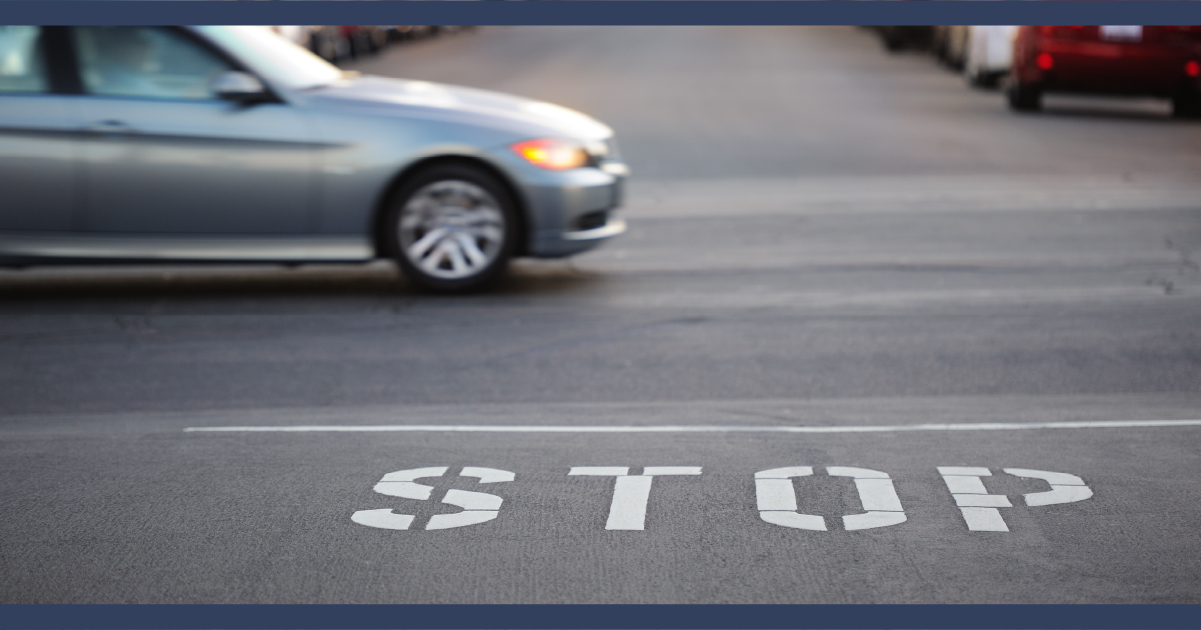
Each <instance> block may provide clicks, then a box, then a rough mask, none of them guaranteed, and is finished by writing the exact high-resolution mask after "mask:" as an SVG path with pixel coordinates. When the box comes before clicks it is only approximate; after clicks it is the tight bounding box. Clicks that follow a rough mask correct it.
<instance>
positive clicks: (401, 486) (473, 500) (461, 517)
mask: <svg viewBox="0 0 1201 630" xmlns="http://www.w3.org/2000/svg"><path fill="white" fill-rule="evenodd" d="M447 470H449V467H447V466H434V467H429V468H411V469H408V470H397V471H394V472H390V473H388V474H386V475H384V476H383V478H382V479H380V481H379V482H378V483H376V484H375V487H374V488H372V489H373V490H375V491H376V492H378V493H380V494H383V495H387V496H393V497H402V498H405V499H417V500H420V501H425V500H428V499H429V498H430V493H431V492H432V491H433V487H432V486H426V485H422V484H419V483H414V480H415V479H423V478H427V477H441V476H442V475H443V474H445V473H446V471H447ZM459 476H460V477H476V478H478V479H479V480H480V481H479V482H480V483H497V482H504V481H513V480H514V479H515V478H516V475H515V474H514V473H512V472H509V471H507V470H499V469H496V468H480V467H477V466H467V467H464V468H463V470H462V471H461V472H460V473H459ZM442 502H443V503H445V504H447V505H455V506H458V507H461V508H463V511H462V512H457V513H455V514H435V515H434V516H431V517H430V520H429V522H428V523H426V526H425V528H426V529H450V528H453V527H465V526H467V525H475V524H477V523H484V522H487V521H490V520H492V519H494V518H496V516H497V514H499V513H500V512H499V510H500V506H501V503H503V502H504V499H502V498H500V497H498V496H496V495H494V494H488V493H487V492H472V491H469V490H459V489H451V490H447V491H446V496H444V497H443V498H442ZM414 518H415V517H414V516H413V515H411V514H397V513H396V512H393V511H392V510H390V509H386V508H385V509H376V510H359V511H357V512H355V513H354V514H351V515H350V520H351V521H353V522H355V523H358V524H360V525H366V526H367V527H376V528H379V529H408V528H409V527H410V526H411V525H412V524H413V519H414Z"/></svg>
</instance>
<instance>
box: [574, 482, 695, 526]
mask: <svg viewBox="0 0 1201 630" xmlns="http://www.w3.org/2000/svg"><path fill="white" fill-rule="evenodd" d="M629 472H630V469H629V467H628V466H572V468H571V470H569V471H568V472H567V474H568V475H577V476H598V477H616V478H617V479H616V480H615V481H614V484H613V502H612V503H610V505H609V519H608V520H607V521H606V522H605V529H615V530H632V531H641V530H644V529H646V507H647V505H648V504H649V503H650V498H651V482H652V481H653V480H654V478H655V477H658V476H664V475H699V474H701V467H700V466H647V467H645V468H643V469H642V474H641V475H630V474H629Z"/></svg>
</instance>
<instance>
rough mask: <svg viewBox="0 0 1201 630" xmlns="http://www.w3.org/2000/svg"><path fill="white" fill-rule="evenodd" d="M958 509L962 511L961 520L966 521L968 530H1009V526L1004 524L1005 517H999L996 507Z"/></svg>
mask: <svg viewBox="0 0 1201 630" xmlns="http://www.w3.org/2000/svg"><path fill="white" fill-rule="evenodd" d="M959 511H960V512H962V513H963V520H964V521H965V522H966V523H967V528H968V530H969V531H973V532H1007V531H1009V527H1008V526H1007V525H1005V519H1003V518H1001V513H1000V512H998V511H997V509H996V508H980V507H962V508H959Z"/></svg>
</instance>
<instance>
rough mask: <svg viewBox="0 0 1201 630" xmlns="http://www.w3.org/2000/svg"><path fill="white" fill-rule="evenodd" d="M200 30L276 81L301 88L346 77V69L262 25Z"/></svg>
mask: <svg viewBox="0 0 1201 630" xmlns="http://www.w3.org/2000/svg"><path fill="white" fill-rule="evenodd" d="M199 30H200V31H201V32H202V33H204V34H205V35H207V36H208V37H209V38H210V39H212V40H213V41H214V42H216V43H217V44H219V45H220V46H221V47H222V48H225V49H226V50H227V51H229V52H230V53H232V54H233V55H234V56H236V57H238V58H239V59H241V60H242V61H243V62H244V63H246V65H248V66H250V67H251V68H253V69H254V70H255V71H256V72H258V73H259V74H260V75H261V76H262V77H263V78H264V79H266V80H267V81H269V82H271V83H272V84H275V85H279V86H282V87H286V88H290V89H294V90H300V89H305V88H312V87H317V86H321V85H326V84H328V83H331V82H333V81H336V80H338V79H340V78H342V76H343V74H342V71H341V70H339V69H338V68H337V67H336V66H334V65H332V64H330V63H328V62H326V61H325V60H324V59H322V58H320V57H318V56H317V55H314V54H313V53H311V52H309V51H308V50H305V49H304V48H301V47H300V46H297V45H296V44H293V43H292V42H290V41H288V40H286V39H284V38H282V37H280V36H279V35H276V34H275V33H273V32H271V30H270V29H267V28H265V27H261V26H202V27H199Z"/></svg>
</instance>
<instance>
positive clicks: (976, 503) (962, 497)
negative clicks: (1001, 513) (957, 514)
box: [951, 494, 1013, 508]
mask: <svg viewBox="0 0 1201 630" xmlns="http://www.w3.org/2000/svg"><path fill="white" fill-rule="evenodd" d="M951 496H953V497H955V505H957V506H959V507H988V508H1001V507H1013V504H1012V503H1010V502H1009V497H1007V496H1005V495H1003V494H953V495H951Z"/></svg>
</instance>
